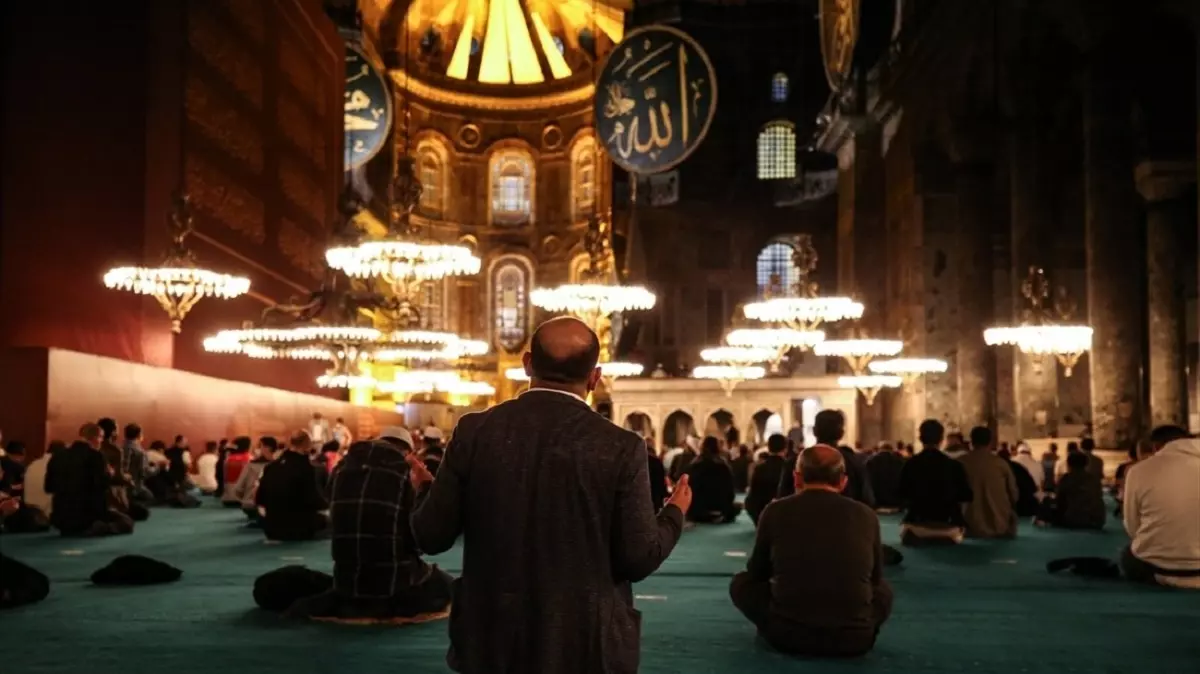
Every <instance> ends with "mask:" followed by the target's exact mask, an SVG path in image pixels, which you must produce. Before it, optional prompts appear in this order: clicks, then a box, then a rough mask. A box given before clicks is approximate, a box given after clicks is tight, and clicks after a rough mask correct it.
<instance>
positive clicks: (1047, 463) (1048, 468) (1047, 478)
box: [1022, 442, 1075, 494]
mask: <svg viewBox="0 0 1200 674" xmlns="http://www.w3.org/2000/svg"><path fill="white" fill-rule="evenodd" d="M1022 444H1024V443H1023V442H1022ZM1074 446H1075V443H1073V442H1072V443H1068V444H1067V451H1068V452H1070V451H1071V447H1074ZM1057 466H1058V445H1057V444H1055V443H1053V442H1052V443H1050V449H1048V450H1046V451H1045V452H1043V453H1042V493H1043V494H1045V493H1048V492H1052V491H1054V480H1055V478H1057V477H1058V476H1057V475H1056V473H1057V472H1058V469H1057Z"/></svg>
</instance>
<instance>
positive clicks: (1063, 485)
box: [1037, 452, 1108, 529]
mask: <svg viewBox="0 0 1200 674" xmlns="http://www.w3.org/2000/svg"><path fill="white" fill-rule="evenodd" d="M1091 456H1092V455H1090V454H1087V453H1085V452H1075V453H1073V454H1068V455H1067V474H1066V475H1063V476H1062V478H1061V479H1060V480H1059V481H1058V488H1057V489H1056V490H1055V492H1054V497H1053V498H1050V497H1047V498H1046V500H1045V501H1044V502H1043V503H1042V512H1041V514H1040V515H1039V516H1038V521H1037V524H1039V525H1042V526H1055V527H1061V528H1063V529H1103V528H1104V520H1105V519H1106V518H1107V516H1108V513H1107V512H1106V511H1105V508H1104V486H1103V485H1102V484H1101V483H1100V478H1099V477H1097V476H1096V474H1095V472H1093V469H1092V468H1091V466H1090V458H1091Z"/></svg>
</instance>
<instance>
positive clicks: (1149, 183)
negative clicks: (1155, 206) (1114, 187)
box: [1133, 160, 1196, 203]
mask: <svg viewBox="0 0 1200 674" xmlns="http://www.w3.org/2000/svg"><path fill="white" fill-rule="evenodd" d="M1133 178H1134V181H1135V183H1136V184H1137V189H1138V192H1139V193H1140V194H1141V195H1142V198H1143V199H1145V200H1146V201H1148V202H1150V203H1155V202H1160V201H1168V200H1170V199H1176V198H1179V197H1181V196H1183V195H1184V193H1185V192H1186V191H1187V190H1188V189H1189V188H1191V186H1192V185H1194V184H1195V183H1196V163H1195V162H1191V161H1186V160H1174V161H1154V160H1146V161H1143V162H1140V163H1139V164H1138V165H1137V166H1136V167H1134V169H1133Z"/></svg>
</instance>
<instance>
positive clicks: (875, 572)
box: [729, 445, 892, 657]
mask: <svg viewBox="0 0 1200 674" xmlns="http://www.w3.org/2000/svg"><path fill="white" fill-rule="evenodd" d="M797 468H798V469H797V471H796V472H795V477H794V480H795V482H796V483H797V484H796V488H797V491H798V492H799V493H797V494H796V495H794V496H789V497H787V498H784V499H780V500H778V501H776V502H774V503H772V504H771V505H770V506H768V507H767V509H766V510H764V511H763V513H762V517H761V518H760V520H759V525H758V535H757V538H756V539H755V541H754V550H753V552H752V553H751V555H750V559H749V561H748V563H747V565H746V570H745V571H743V572H741V573H739V574H737V575H736V576H734V578H733V582H732V583H731V585H730V587H729V595H730V598H731V599H732V600H733V604H734V606H736V607H737V608H738V610H739V611H741V612H742V614H743V615H745V616H746V617H747V618H748V619H749V620H750V622H752V623H754V625H755V626H756V627H757V628H758V631H759V634H760V635H762V637H763V638H764V639H766V641H767V642H768V643H769V644H771V646H773V647H774V648H776V649H778V650H780V651H783V652H785V653H790V654H796V655H806V656H832V657H855V656H859V655H863V654H865V653H867V652H868V651H870V650H871V649H872V648H873V647H874V646H875V639H876V637H877V636H878V634H879V629H880V627H882V625H883V623H884V622H885V621H886V620H887V619H888V616H889V615H890V614H891V611H892V589H891V587H890V586H889V585H888V583H887V581H885V580H884V578H883V545H882V543H881V539H880V533H879V518H878V517H877V516H876V515H875V512H874V511H873V510H871V509H870V508H868V507H866V506H865V505H863V504H861V503H856V502H854V501H852V500H851V499H849V498H846V497H845V496H843V495H842V494H843V493H844V491H845V488H846V482H847V480H848V478H847V475H846V462H845V458H844V457H843V455H842V454H841V453H840V452H839V451H838V450H837V449H835V448H833V447H829V446H823V445H816V446H814V447H810V448H808V449H806V450H804V451H803V452H802V453H801V455H800V460H799V465H798V467H797Z"/></svg>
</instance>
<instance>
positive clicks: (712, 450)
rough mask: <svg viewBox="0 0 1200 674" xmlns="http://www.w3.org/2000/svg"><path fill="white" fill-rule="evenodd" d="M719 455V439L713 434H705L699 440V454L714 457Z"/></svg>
mask: <svg viewBox="0 0 1200 674" xmlns="http://www.w3.org/2000/svg"><path fill="white" fill-rule="evenodd" d="M720 455H721V441H720V440H718V439H717V438H716V437H715V436H712V435H709V436H705V438H704V440H703V441H701V442H700V456H707V457H710V458H715V457H718V456H720Z"/></svg>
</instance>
